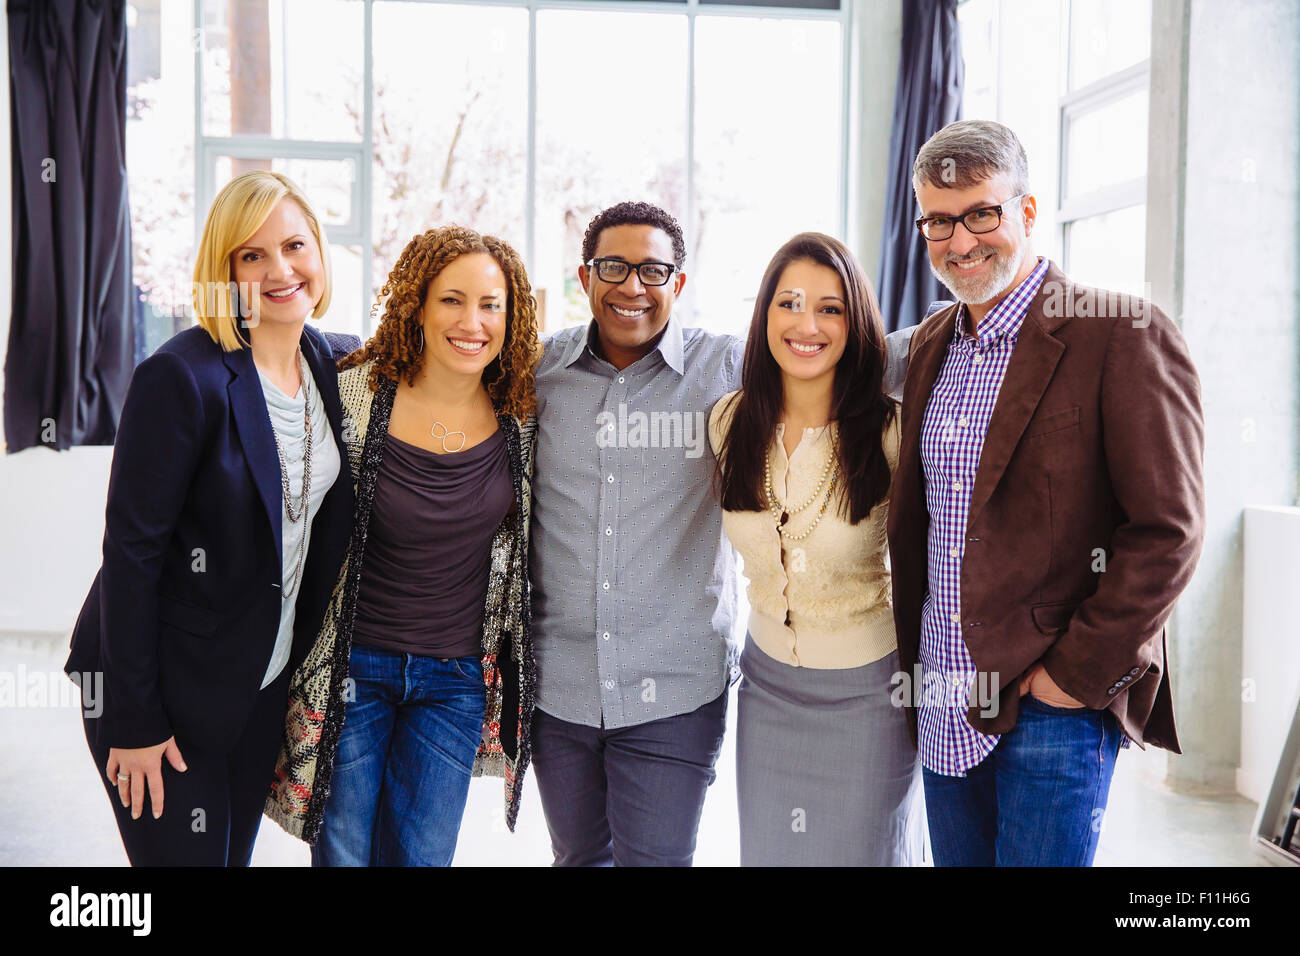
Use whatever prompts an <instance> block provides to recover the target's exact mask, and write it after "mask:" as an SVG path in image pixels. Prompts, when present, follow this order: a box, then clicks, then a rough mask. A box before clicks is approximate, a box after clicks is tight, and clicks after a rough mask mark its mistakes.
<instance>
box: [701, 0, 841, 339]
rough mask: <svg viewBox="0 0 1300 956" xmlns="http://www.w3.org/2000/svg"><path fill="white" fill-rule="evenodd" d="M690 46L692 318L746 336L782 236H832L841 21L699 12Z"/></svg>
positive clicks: (836, 227) (837, 158) (838, 152)
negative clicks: (693, 153) (692, 87)
mask: <svg viewBox="0 0 1300 956" xmlns="http://www.w3.org/2000/svg"><path fill="white" fill-rule="evenodd" d="M695 44H696V58H695V71H696V72H695V76H696V100H695V102H696V106H695V147H696V164H695V168H696V187H695V188H696V196H697V207H698V219H697V225H696V229H695V239H696V240H697V241H698V248H697V252H696V255H695V257H694V261H693V263H691V264H690V268H691V271H692V273H693V277H694V278H693V281H694V295H695V298H694V307H695V316H696V321H697V322H698V324H699V325H701V326H703V327H705V328H709V329H712V330H714V331H719V332H732V333H735V334H738V335H745V334H746V332H747V330H748V327H749V319H750V315H751V313H752V311H753V297H754V295H755V294H756V292H757V291H758V283H759V280H760V279H761V278H762V275H763V269H764V268H765V267H766V265H767V263H768V261H769V260H770V259H771V258H772V255H773V254H774V253H775V252H776V250H777V249H778V248H779V247H780V246H781V245H782V243H784V242H785V241H786V240H787V239H789V238H790V237H791V236H793V235H795V234H796V233H799V232H806V231H817V232H825V233H829V234H831V235H836V236H838V234H839V232H840V216H839V208H838V202H839V189H838V187H839V180H840V155H841V147H840V126H841V114H840V104H841V95H840V94H841V85H840V81H841V76H840V59H841V57H840V49H841V47H840V25H839V23H837V22H825V21H816V20H795V21H789V20H787V21H780V20H760V19H750V18H737V17H726V18H723V17H699V18H698V19H697V20H696V37H695ZM689 238H691V237H688V239H689ZM841 238H842V237H841ZM688 288H690V286H689V285H688Z"/></svg>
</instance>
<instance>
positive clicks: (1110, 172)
mask: <svg viewBox="0 0 1300 956" xmlns="http://www.w3.org/2000/svg"><path fill="white" fill-rule="evenodd" d="M1148 95H1149V94H1148V91H1147V88H1146V86H1143V87H1141V88H1140V89H1137V90H1134V91H1133V92H1132V93H1129V94H1128V95H1126V96H1124V97H1122V98H1121V99H1118V100H1115V101H1114V102H1113V103H1108V104H1106V105H1105V106H1101V107H1098V108H1097V109H1095V110H1089V111H1088V112H1086V113H1082V114H1079V115H1077V116H1074V117H1067V118H1066V122H1067V123H1068V124H1069V130H1068V136H1069V140H1068V141H1069V156H1068V157H1067V163H1068V165H1067V173H1068V176H1067V180H1066V192H1065V194H1066V197H1067V198H1074V197H1077V196H1080V195H1083V194H1084V193H1088V192H1091V191H1092V190H1094V189H1100V188H1102V187H1105V186H1113V185H1115V184H1116V183H1122V182H1127V181H1129V180H1132V179H1140V178H1142V177H1144V176H1146V174H1147V103H1148ZM1117 143H1120V144H1123V147H1122V148H1116V144H1117Z"/></svg>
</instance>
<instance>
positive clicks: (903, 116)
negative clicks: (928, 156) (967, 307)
mask: <svg viewBox="0 0 1300 956" xmlns="http://www.w3.org/2000/svg"><path fill="white" fill-rule="evenodd" d="M964 72H965V71H964V69H963V66H962V59H961V35H960V33H959V32H958V29H957V0H903V48H902V54H901V56H900V57H899V60H898V87H897V92H896V93H895V94H894V127H893V131H892V132H891V133H890V136H889V185H888V192H887V193H886V196H885V217H884V223H883V224H882V227H881V230H880V268H879V269H878V270H877V273H876V274H877V276H878V282H879V285H880V290H879V291H880V309H881V312H882V316H883V318H884V320H885V330H886V331H888V332H892V331H894V330H896V329H901V328H906V327H907V326H909V325H915V324H916V323H917V322H920V321H921V318H922V316H923V315H924V314H925V310H926V307H927V306H928V305H929V304H930V303H931V302H933V301H934V300H936V299H940V298H943V297H944V296H946V295H947V290H946V289H944V288H943V287H942V286H941V285H940V284H939V282H938V280H936V279H935V278H934V276H933V275H932V274H931V272H930V265H929V259H927V258H926V252H925V239H924V238H923V237H922V236H921V234H920V232H918V231H917V228H916V225H915V220H916V216H917V212H916V199H915V197H914V196H913V194H912V163H913V162H915V160H916V154H917V153H918V152H920V149H921V146H922V145H923V144H924V143H925V141H926V140H927V139H929V138H930V137H931V136H933V135H934V134H935V133H937V132H939V130H941V129H943V128H944V127H945V126H947V125H948V124H949V123H952V122H954V121H955V120H956V119H957V116H958V109H959V107H960V105H961V89H962V76H963V74H964Z"/></svg>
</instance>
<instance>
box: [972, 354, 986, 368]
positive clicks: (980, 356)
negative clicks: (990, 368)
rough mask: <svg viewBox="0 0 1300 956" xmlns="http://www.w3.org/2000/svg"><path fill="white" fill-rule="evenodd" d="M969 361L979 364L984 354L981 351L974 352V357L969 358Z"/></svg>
mask: <svg viewBox="0 0 1300 956" xmlns="http://www.w3.org/2000/svg"><path fill="white" fill-rule="evenodd" d="M971 361H972V362H974V363H975V364H976V365H979V364H980V363H981V362H983V361H984V356H983V355H982V354H981V353H979V352H976V353H975V357H974V358H973V359H971Z"/></svg>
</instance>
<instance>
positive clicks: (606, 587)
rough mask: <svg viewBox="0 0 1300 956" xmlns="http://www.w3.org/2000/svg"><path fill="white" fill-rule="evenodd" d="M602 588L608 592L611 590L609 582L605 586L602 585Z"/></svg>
mask: <svg viewBox="0 0 1300 956" xmlns="http://www.w3.org/2000/svg"><path fill="white" fill-rule="evenodd" d="M601 587H602V588H604V589H605V590H606V591H608V590H609V582H608V581H606V582H605V583H604V584H602V585H601Z"/></svg>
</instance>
